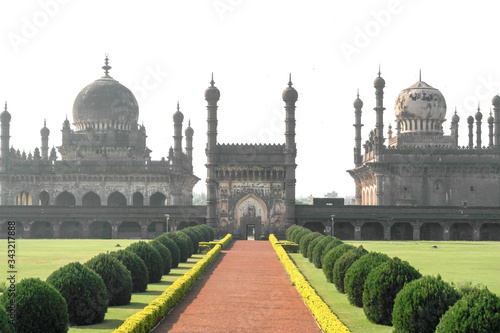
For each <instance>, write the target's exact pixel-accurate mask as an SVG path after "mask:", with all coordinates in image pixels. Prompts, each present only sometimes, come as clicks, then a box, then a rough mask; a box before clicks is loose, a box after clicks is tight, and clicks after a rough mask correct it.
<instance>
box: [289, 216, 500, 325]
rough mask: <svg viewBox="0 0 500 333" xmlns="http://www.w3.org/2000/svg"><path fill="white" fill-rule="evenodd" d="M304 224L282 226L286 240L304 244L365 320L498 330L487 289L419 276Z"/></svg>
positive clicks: (499, 308)
mask: <svg viewBox="0 0 500 333" xmlns="http://www.w3.org/2000/svg"><path fill="white" fill-rule="evenodd" d="M304 229H305V228H303V227H300V226H297V225H294V226H292V227H290V228H288V229H287V231H286V237H287V239H289V240H293V241H298V242H300V245H301V248H300V249H301V252H302V253H303V254H304V248H303V246H306V244H307V243H308V245H307V254H308V256H309V255H311V257H309V258H312V262H313V263H314V265H315V267H316V268H322V269H323V271H324V274H325V277H326V279H327V281H328V282H332V283H334V284H335V287H336V288H337V290H338V291H339V292H341V293H343V292H345V293H346V294H347V297H348V300H349V302H350V303H351V304H352V305H355V306H358V307H363V310H364V312H365V314H366V316H367V318H368V319H369V320H370V321H372V322H374V323H377V324H383V325H393V326H394V332H395V333H402V332H415V333H425V332H429V333H431V332H434V331H436V332H438V333H451V332H472V331H474V332H479V331H481V332H500V298H499V297H498V296H497V295H495V294H493V293H491V292H490V291H489V290H488V289H487V288H481V287H475V286H472V285H470V284H469V285H466V286H464V287H462V288H460V287H459V288H453V287H452V286H451V285H450V284H448V283H446V282H444V281H442V280H441V277H440V276H439V275H438V276H437V277H432V276H425V277H422V275H421V274H420V273H419V272H418V271H417V270H416V269H415V268H413V267H412V266H411V265H410V264H409V263H408V262H406V261H402V260H400V259H399V258H392V259H391V258H389V257H388V256H387V255H385V254H382V253H377V252H370V253H368V252H367V251H366V250H364V249H363V248H362V247H359V248H355V247H353V246H352V245H346V244H343V243H342V241H340V240H338V239H334V238H333V237H331V236H327V237H324V236H316V237H314V236H313V233H312V232H311V231H309V232H308V231H307V230H304ZM311 239H312V240H311ZM315 240H317V241H315ZM311 251H312V254H311ZM309 260H310V261H311V259H309ZM457 289H458V290H457Z"/></svg>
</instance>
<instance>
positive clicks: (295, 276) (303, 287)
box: [269, 234, 350, 333]
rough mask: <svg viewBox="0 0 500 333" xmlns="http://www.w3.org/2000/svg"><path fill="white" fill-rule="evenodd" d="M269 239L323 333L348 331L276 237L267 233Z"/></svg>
mask: <svg viewBox="0 0 500 333" xmlns="http://www.w3.org/2000/svg"><path fill="white" fill-rule="evenodd" d="M269 241H270V242H271V244H272V245H273V248H274V250H275V251H276V253H277V254H278V257H279V259H280V261H281V263H282V264H283V266H285V269H286V271H287V273H288V275H290V278H291V280H292V282H293V283H294V285H295V287H296V288H297V290H298V291H299V293H300V295H301V296H302V298H303V299H304V302H305V303H306V305H307V306H308V307H309V309H310V310H311V313H312V314H313V316H314V318H316V320H317V321H318V323H319V326H321V329H322V330H323V332H325V333H337V332H342V333H349V332H350V331H349V329H348V328H347V327H346V326H345V325H344V324H343V323H342V322H341V321H340V320H339V319H338V318H337V316H336V315H335V314H333V312H332V311H331V309H330V307H329V306H328V305H326V304H325V302H323V300H322V299H321V297H319V296H318V294H317V293H316V291H315V290H314V288H312V287H311V285H310V284H309V282H307V280H306V278H305V277H304V275H302V273H301V272H300V271H299V269H298V268H297V266H295V264H294V263H293V261H292V260H291V259H290V257H289V256H288V254H287V253H286V251H285V250H284V249H283V246H282V245H281V244H279V242H278V240H277V239H276V237H275V236H274V235H273V234H271V235H269Z"/></svg>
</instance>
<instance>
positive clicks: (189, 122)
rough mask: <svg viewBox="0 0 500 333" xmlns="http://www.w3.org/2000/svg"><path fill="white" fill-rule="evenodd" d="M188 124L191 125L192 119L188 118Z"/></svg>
mask: <svg viewBox="0 0 500 333" xmlns="http://www.w3.org/2000/svg"><path fill="white" fill-rule="evenodd" d="M188 126H189V127H191V119H189V120H188Z"/></svg>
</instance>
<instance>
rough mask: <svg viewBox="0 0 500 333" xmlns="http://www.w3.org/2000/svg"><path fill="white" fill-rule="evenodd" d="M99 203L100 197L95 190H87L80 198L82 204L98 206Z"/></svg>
mask: <svg viewBox="0 0 500 333" xmlns="http://www.w3.org/2000/svg"><path fill="white" fill-rule="evenodd" d="M100 205H101V198H100V197H99V196H98V195H97V194H96V193H95V192H92V191H91V192H87V193H86V194H85V195H84V196H83V198H82V206H88V207H98V206H100Z"/></svg>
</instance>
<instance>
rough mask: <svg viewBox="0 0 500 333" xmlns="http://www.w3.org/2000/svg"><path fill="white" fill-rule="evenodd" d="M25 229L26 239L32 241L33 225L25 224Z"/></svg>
mask: <svg viewBox="0 0 500 333" xmlns="http://www.w3.org/2000/svg"><path fill="white" fill-rule="evenodd" d="M23 228H24V238H26V239H30V238H31V225H30V224H29V222H26V223H25V222H23Z"/></svg>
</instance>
